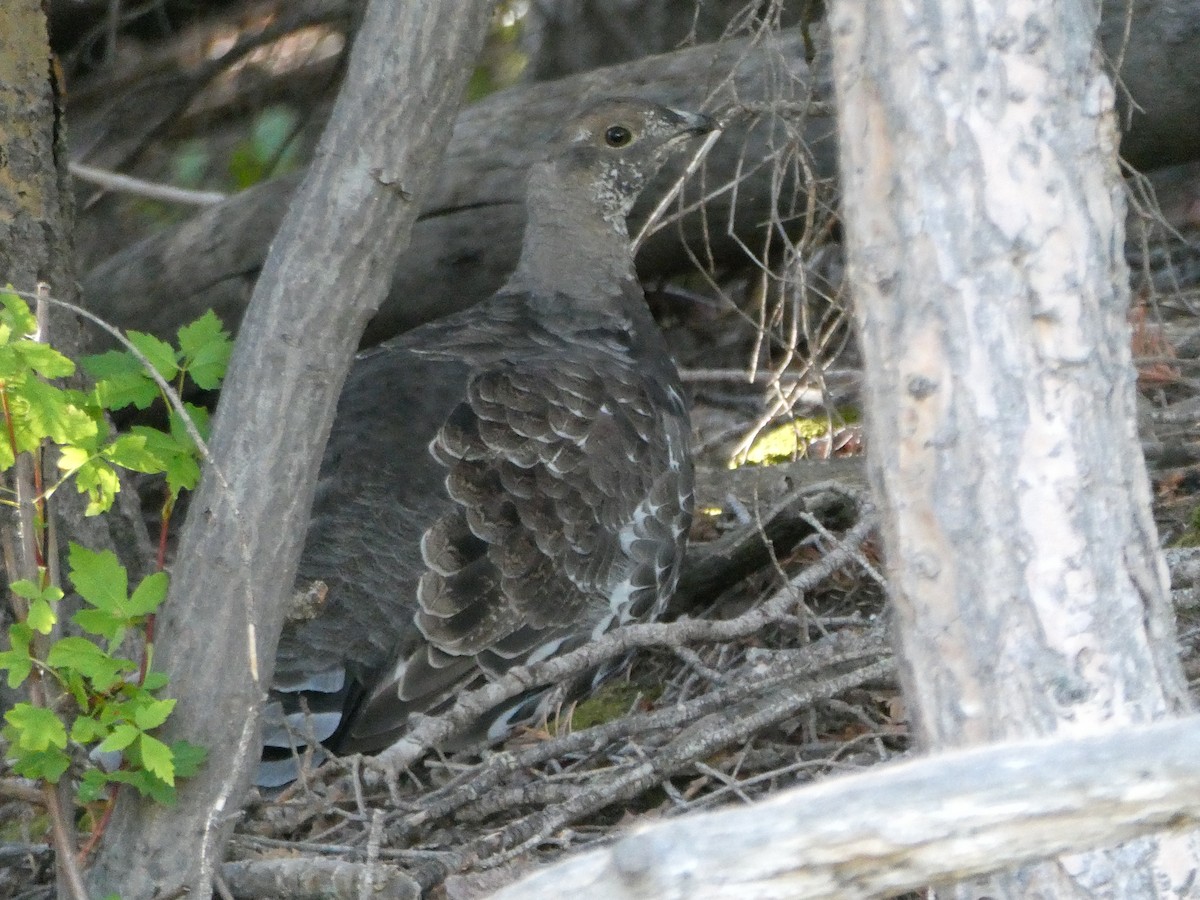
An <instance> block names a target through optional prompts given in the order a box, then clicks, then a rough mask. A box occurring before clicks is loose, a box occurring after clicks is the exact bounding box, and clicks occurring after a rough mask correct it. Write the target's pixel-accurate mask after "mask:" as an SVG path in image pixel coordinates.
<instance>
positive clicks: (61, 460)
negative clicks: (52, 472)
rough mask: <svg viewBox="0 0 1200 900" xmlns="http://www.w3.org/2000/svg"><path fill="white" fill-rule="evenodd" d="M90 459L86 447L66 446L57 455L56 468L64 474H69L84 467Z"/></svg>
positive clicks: (90, 455) (90, 454)
mask: <svg viewBox="0 0 1200 900" xmlns="http://www.w3.org/2000/svg"><path fill="white" fill-rule="evenodd" d="M91 458H92V452H91V451H90V450H88V449H87V448H86V447H77V446H71V445H68V446H66V447H63V448H62V449H61V450H60V451H59V454H58V467H59V468H60V469H61V470H62V471H63V472H66V473H68V474H69V473H71V472H73V471H75V470H76V469H78V468H80V467H81V466H83V465H85V464H86V463H87V461H88V460H89V459H91Z"/></svg>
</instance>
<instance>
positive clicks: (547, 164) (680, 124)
mask: <svg viewBox="0 0 1200 900" xmlns="http://www.w3.org/2000/svg"><path fill="white" fill-rule="evenodd" d="M716 128H717V123H716V122H715V121H714V120H713V119H711V118H709V117H708V116H705V115H702V114H700V113H692V112H681V111H679V110H675V109H671V108H669V107H666V106H662V105H661V104H658V103H652V102H650V101H647V100H639V99H636V98H630V97H619V98H610V99H607V100H602V101H600V102H599V103H596V104H595V105H594V106H592V107H591V108H590V109H588V110H587V111H585V112H584V113H583V114H582V115H580V116H579V117H577V118H575V119H572V120H571V122H570V123H569V124H568V125H566V126H565V127H564V128H563V129H562V130H561V131H560V132H559V133H558V135H557V136H556V137H555V139H554V140H552V141H551V142H550V146H549V155H548V156H547V158H546V159H545V160H544V162H543V163H542V165H541V166H539V167H538V168H540V169H542V170H543V171H545V170H547V169H549V170H552V172H553V175H552V176H551V178H550V180H559V179H562V180H564V181H569V182H574V183H576V184H579V183H584V184H586V185H588V187H589V188H590V193H591V197H590V198H589V199H591V200H592V201H593V202H594V203H595V207H593V208H594V209H595V208H598V209H599V210H600V212H601V214H602V216H603V218H604V219H605V220H606V221H608V222H610V223H612V224H614V225H618V226H619V227H620V228H621V230H622V231H623V230H624V220H625V217H626V216H627V215H628V214H629V210H630V208H631V207H632V206H633V202H634V200H636V199H637V196H638V194H639V193H640V192H641V190H642V188H643V187H645V185H646V182H647V181H648V180H649V179H650V178H652V177H653V176H654V174H655V173H656V172H657V171H658V170H659V168H660V167H661V166H662V164H663V162H665V161H666V160H667V158H668V157H670V156H672V155H673V154H675V153H677V152H678V151H680V150H682V149H683V145H685V144H687V143H688V142H689V141H690V140H691V139H694V138H696V137H699V136H702V135H705V134H708V133H709V132H711V131H714V130H716ZM534 177H535V178H536V177H537V175H536V174H535V176H534Z"/></svg>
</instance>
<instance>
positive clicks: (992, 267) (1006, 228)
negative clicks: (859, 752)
mask: <svg viewBox="0 0 1200 900" xmlns="http://www.w3.org/2000/svg"><path fill="white" fill-rule="evenodd" d="M1096 12H1097V10H1096V7H1095V6H1094V5H1092V4H1088V3H1078V4H1062V5H1058V6H1055V7H1054V8H1049V7H1047V6H1046V5H1045V4H1041V3H1037V2H1034V0H993V2H989V3H973V4H971V3H963V2H959V0H943V2H940V3H936V4H925V5H923V6H921V7H920V12H917V11H916V8H914V7H909V6H905V5H902V4H887V5H879V4H874V3H864V2H861V0H840V2H838V3H835V4H834V6H833V14H832V19H831V26H832V31H833V38H834V53H835V60H836V62H835V81H836V86H837V92H838V105H839V108H840V109H841V110H842V111H843V114H842V120H841V123H840V126H841V135H842V140H841V147H842V172H843V183H844V192H845V193H844V201H843V202H844V210H845V215H846V223H847V250H848V260H849V271H850V276H851V279H852V283H853V291H854V298H855V311H856V317H857V320H858V324H859V329H860V335H861V341H862V350H863V356H864V359H865V363H866V366H865V368H866V392H865V393H866V398H865V399H866V413H867V419H868V425H869V429H870V435H871V440H870V450H869V468H870V472H871V479H872V483H873V486H874V488H875V490H876V492H877V497H878V499H879V500H880V501H881V504H882V506H883V508H884V509H885V510H886V513H885V524H884V529H883V530H884V542H885V546H886V548H887V557H888V563H889V573H890V586H891V591H892V597H893V601H894V606H895V610H896V624H897V631H898V641H899V647H900V656H901V666H900V672H901V681H902V684H903V687H904V690H905V697H906V700H907V703H908V704H909V710H910V715H911V718H912V724H913V727H914V731H915V734H916V736H917V738H918V740H919V742H920V743H921V745H923V746H924V747H925V748H926V749H927V750H933V749H937V748H948V747H962V746H969V745H973V744H980V743H985V742H988V741H997V740H1003V739H1012V738H1016V737H1022V736H1032V735H1050V734H1061V735H1077V734H1087V733H1091V732H1095V731H1097V730H1099V729H1102V728H1113V727H1116V726H1120V725H1126V724H1132V723H1144V722H1150V721H1154V720H1158V719H1162V718H1166V717H1169V716H1171V715H1176V714H1179V713H1181V712H1184V711H1186V710H1187V709H1188V701H1187V697H1186V692H1185V685H1184V682H1183V678H1182V673H1181V671H1180V668H1179V663H1178V660H1177V650H1176V646H1175V634H1174V617H1173V612H1172V610H1171V606H1170V598H1169V593H1168V585H1167V577H1166V569H1165V566H1164V564H1163V561H1162V557H1161V554H1160V553H1159V550H1158V543H1157V538H1156V534H1155V530H1154V525H1153V521H1152V519H1151V516H1150V508H1149V499H1150V496H1149V486H1148V481H1147V477H1146V471H1145V465H1144V462H1143V460H1142V456H1141V452H1140V447H1139V445H1138V441H1137V433H1136V425H1135V413H1136V407H1135V395H1134V370H1133V367H1132V362H1131V359H1130V351H1129V346H1130V344H1129V334H1128V327H1127V324H1126V318H1125V311H1126V309H1127V308H1128V303H1129V297H1128V288H1127V285H1128V280H1129V279H1128V272H1127V269H1126V266H1125V262H1124V258H1123V255H1122V246H1123V235H1122V231H1123V228H1122V225H1123V214H1124V197H1123V193H1122V187H1121V181H1120V175H1119V172H1118V169H1117V161H1116V148H1117V139H1118V132H1117V128H1116V117H1115V115H1114V113H1113V104H1114V92H1113V89H1112V85H1111V83H1110V81H1109V79H1108V78H1107V76H1105V75H1104V73H1103V72H1102V70H1101V68H1100V65H1099V61H1098V55H1097V53H1096V51H1095V49H1094V41H1093V36H1094V34H1095V31H1096V26H1097V21H1098V17H1097V15H1096ZM1190 839H1191V838H1190V837H1189V838H1188V840H1189V841H1190ZM1179 849H1180V848H1179V844H1178V843H1177V842H1173V841H1167V840H1165V839H1164V840H1163V841H1160V842H1156V841H1154V840H1150V839H1146V840H1144V841H1141V842H1137V843H1134V844H1130V845H1127V846H1125V847H1122V848H1118V849H1116V850H1113V851H1108V852H1106V853H1103V854H1094V855H1088V856H1084V857H1077V858H1072V859H1070V860H1060V861H1059V862H1058V863H1056V864H1052V865H1046V866H1041V867H1037V868H1035V869H1031V870H1028V871H1022V872H1020V873H1017V874H1014V875H1011V876H1003V877H999V878H996V879H993V880H991V881H990V882H989V883H987V884H985V885H963V886H959V887H957V888H955V889H952V890H950V891H948V894H950V895H953V896H957V897H962V898H966V897H981V896H990V897H1020V896H1030V897H1032V896H1054V897H1073V896H1113V897H1122V898H1138V897H1172V896H1182V892H1184V891H1185V890H1186V884H1187V881H1188V877H1189V874H1190V873H1191V872H1194V871H1195V868H1196V860H1197V857H1196V856H1195V855H1194V854H1193V853H1192V849H1191V848H1190V847H1188V848H1187V849H1184V850H1183V851H1182V852H1183V857H1182V859H1183V860H1184V862H1185V864H1184V865H1183V866H1182V867H1181V866H1180V865H1178V859H1176V860H1175V861H1174V863H1172V862H1171V861H1170V856H1171V854H1172V853H1175V852H1176V851H1178V850H1179ZM1181 869H1182V871H1181ZM1039 890H1040V891H1045V892H1047V893H1045V894H1042V895H1039V894H1038V893H1037V892H1038V891H1039Z"/></svg>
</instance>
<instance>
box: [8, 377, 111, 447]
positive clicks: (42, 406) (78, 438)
mask: <svg viewBox="0 0 1200 900" xmlns="http://www.w3.org/2000/svg"><path fill="white" fill-rule="evenodd" d="M64 394H65V392H64V391H62V390H60V389H59V388H56V387H54V385H51V384H46V383H45V382H44V381H38V380H37V379H36V378H30V379H28V380H26V381H25V382H23V383H22V384H21V385H20V386H19V390H17V389H15V388H14V399H16V400H18V402H17V403H13V404H12V408H13V425H14V426H15V427H16V428H17V446H18V448H19V449H21V450H32V449H33V448H34V447H36V446H37V445H38V443H39V442H40V441H41V440H42V438H47V437H48V438H50V439H51V440H53V441H55V442H56V443H59V444H78V443H81V442H83V441H86V440H87V439H88V438H93V437H95V436H96V432H97V430H98V429H97V426H96V420H95V419H93V418H92V417H91V416H90V415H88V413H87V411H86V410H84V409H81V408H80V407H79V406H77V405H76V404H75V403H73V402H71V401H70V400H69V399H68V398H67V397H66V396H64ZM18 409H19V410H20V412H19V413H18Z"/></svg>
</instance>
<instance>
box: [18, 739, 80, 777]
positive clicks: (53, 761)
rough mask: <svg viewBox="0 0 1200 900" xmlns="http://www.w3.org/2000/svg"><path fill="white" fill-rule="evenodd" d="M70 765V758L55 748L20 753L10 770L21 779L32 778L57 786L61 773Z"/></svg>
mask: <svg viewBox="0 0 1200 900" xmlns="http://www.w3.org/2000/svg"><path fill="white" fill-rule="evenodd" d="M70 765H71V758H70V757H69V756H67V754H65V753H63V752H62V751H61V750H59V749H58V748H57V747H50V748H48V749H46V750H35V751H33V752H31V753H22V754H21V755H19V756H18V757H17V758H16V759H14V760H13V761H12V770H13V771H14V772H16V773H17V774H18V775H20V776H22V777H23V778H33V779H37V780H41V781H48V782H50V783H51V784H58V779H60V778H62V774H63V772H65V771H67V767H68V766H70Z"/></svg>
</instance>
